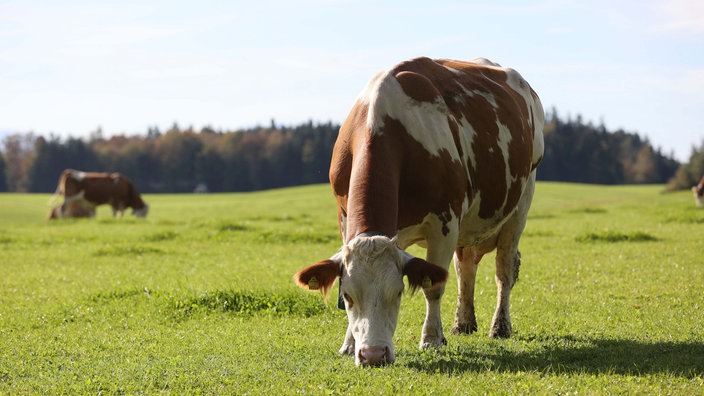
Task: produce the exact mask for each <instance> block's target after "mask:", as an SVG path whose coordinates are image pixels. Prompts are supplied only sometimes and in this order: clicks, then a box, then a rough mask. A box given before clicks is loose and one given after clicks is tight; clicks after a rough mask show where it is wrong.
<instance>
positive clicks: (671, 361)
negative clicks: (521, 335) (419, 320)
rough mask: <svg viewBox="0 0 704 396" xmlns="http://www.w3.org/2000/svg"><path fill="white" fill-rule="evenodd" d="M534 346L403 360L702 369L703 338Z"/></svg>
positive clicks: (631, 371) (544, 367) (430, 367)
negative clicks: (700, 340)
mask: <svg viewBox="0 0 704 396" xmlns="http://www.w3.org/2000/svg"><path fill="white" fill-rule="evenodd" d="M534 349H535V350H533V351H512V350H508V349H506V348H499V349H498V350H493V349H492V348H490V347H487V348H484V349H483V350H480V351H475V352H473V351H466V350H463V351H462V350H459V349H455V350H440V351H435V352H430V353H426V352H421V354H420V356H419V357H418V358H417V359H414V360H412V361H411V362H408V363H407V364H405V366H407V367H409V368H412V369H415V370H418V371H422V372H427V373H438V372H442V373H448V374H452V373H463V372H485V371H488V370H491V371H499V372H524V371H537V372H544V373H553V374H584V373H588V374H617V375H645V374H667V375H674V376H680V377H687V378H695V377H701V376H702V375H704V343H702V342H653V343H646V342H638V341H630V340H588V339H582V340H580V339H576V338H573V337H561V338H559V339H557V340H555V339H552V340H551V341H550V342H547V343H545V342H543V341H539V342H538V344H537V345H535V348H534Z"/></svg>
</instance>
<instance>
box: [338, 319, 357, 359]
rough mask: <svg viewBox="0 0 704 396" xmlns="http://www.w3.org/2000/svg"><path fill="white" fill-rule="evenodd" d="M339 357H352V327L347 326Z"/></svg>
mask: <svg viewBox="0 0 704 396" xmlns="http://www.w3.org/2000/svg"><path fill="white" fill-rule="evenodd" d="M340 354H341V355H353V356H354V336H353V335H352V325H350V324H348V325H347V334H345V341H343V342H342V346H341V347H340Z"/></svg>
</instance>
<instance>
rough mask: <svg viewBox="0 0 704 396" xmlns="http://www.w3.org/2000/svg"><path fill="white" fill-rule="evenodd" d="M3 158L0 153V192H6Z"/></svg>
mask: <svg viewBox="0 0 704 396" xmlns="http://www.w3.org/2000/svg"><path fill="white" fill-rule="evenodd" d="M5 171H6V167H5V156H4V155H2V153H0V192H6V191H7V179H6V177H5Z"/></svg>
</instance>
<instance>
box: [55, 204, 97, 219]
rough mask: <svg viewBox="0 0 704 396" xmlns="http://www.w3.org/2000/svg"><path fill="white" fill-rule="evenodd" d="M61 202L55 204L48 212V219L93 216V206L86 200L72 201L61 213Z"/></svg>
mask: <svg viewBox="0 0 704 396" xmlns="http://www.w3.org/2000/svg"><path fill="white" fill-rule="evenodd" d="M62 207H63V204H60V205H56V206H54V207H53V208H51V212H49V220H54V219H60V218H62V217H66V218H79V217H95V206H93V205H91V204H90V203H88V202H86V201H73V202H71V203H70V204H68V205H67V206H66V210H65V211H64V212H65V213H63V214H62V212H61V208H62Z"/></svg>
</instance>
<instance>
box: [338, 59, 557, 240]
mask: <svg viewBox="0 0 704 396" xmlns="http://www.w3.org/2000/svg"><path fill="white" fill-rule="evenodd" d="M543 123H544V121H543V109H542V105H541V104H540V101H539V99H538V97H537V95H535V93H534V92H533V91H532V89H531V88H530V86H529V85H528V84H527V83H526V82H525V81H524V80H523V79H522V78H521V76H520V75H519V74H518V73H517V72H515V71H513V70H511V69H504V68H501V67H499V66H498V65H495V64H492V63H490V62H488V61H485V60H479V61H476V62H458V61H449V60H431V59H428V58H417V59H413V60H411V61H407V62H403V63H401V64H399V65H397V66H396V67H394V68H393V69H391V70H390V71H388V72H385V73H381V74H379V75H377V76H376V77H375V78H374V79H372V81H371V82H370V83H369V85H368V86H367V87H366V88H365V90H364V91H363V92H362V94H361V95H360V97H359V98H358V100H357V102H356V104H355V106H354V107H353V109H352V112H351V113H350V116H349V117H348V118H347V120H346V121H345V123H344V124H343V126H342V128H341V130H340V135H339V136H338V140H337V142H336V147H335V150H334V153H333V163H332V166H331V175H330V176H331V183H332V185H333V190H334V192H335V194H336V196H337V197H338V203H339V204H340V208H341V209H340V210H341V212H342V213H345V212H347V211H348V208H347V203H348V199H350V196H352V195H354V194H355V193H356V191H358V190H360V189H359V186H361V187H363V188H365V189H367V190H369V191H371V193H370V192H363V193H362V194H365V195H368V197H365V199H366V201H365V202H364V203H362V204H360V205H359V206H363V207H365V211H367V212H369V213H371V216H374V215H376V214H377V213H381V215H382V216H384V215H385V216H390V214H389V211H386V212H385V211H384V208H378V209H376V210H374V209H372V210H369V209H368V207H369V206H374V205H375V203H374V202H375V201H378V200H379V199H384V197H392V196H396V199H397V202H398V203H397V204H398V207H397V208H395V210H391V211H390V213H392V214H393V215H394V216H395V217H396V224H395V225H396V229H399V230H400V229H404V228H407V227H413V226H416V225H419V224H421V223H422V222H423V221H424V219H425V218H426V217H427V215H428V214H434V215H435V216H437V218H438V219H440V221H443V222H445V223H447V222H449V221H451V219H453V218H454V219H462V235H461V237H462V238H464V239H465V240H466V241H467V242H468V243H470V244H471V243H474V242H476V241H477V240H480V239H482V238H483V237H485V236H486V235H487V234H490V233H491V232H493V231H494V230H495V229H496V227H497V226H498V225H500V224H501V223H502V222H503V221H504V220H505V218H506V217H508V216H509V215H510V214H511V213H513V211H514V210H515V208H516V206H517V204H518V202H519V199H520V197H521V195H522V193H523V191H524V189H525V186H526V184H527V181H528V179H529V176H530V174H531V172H532V171H533V170H534V169H535V167H536V166H537V164H538V163H539V162H540V159H541V158H542V155H543V138H542V127H543ZM365 158H373V160H365ZM353 168H354V171H353V170H352V169H353ZM353 173H354V175H353ZM380 175H381V176H380ZM380 177H381V178H382V179H384V178H385V179H386V180H381V181H378V182H377V181H375V180H376V179H379V178H380ZM355 178H356V179H360V178H361V179H364V180H365V182H364V183H366V184H364V183H359V182H357V181H356V179H355ZM367 184H371V185H372V187H371V188H369V186H367ZM375 184H378V185H375ZM355 201H356V200H355ZM354 212H356V210H354ZM369 213H367V214H363V216H367V215H369ZM367 228H369V227H367ZM443 232H445V230H443ZM348 238H349V236H348Z"/></svg>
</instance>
